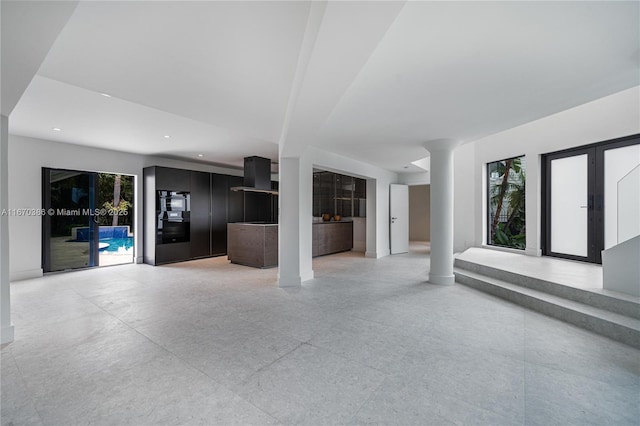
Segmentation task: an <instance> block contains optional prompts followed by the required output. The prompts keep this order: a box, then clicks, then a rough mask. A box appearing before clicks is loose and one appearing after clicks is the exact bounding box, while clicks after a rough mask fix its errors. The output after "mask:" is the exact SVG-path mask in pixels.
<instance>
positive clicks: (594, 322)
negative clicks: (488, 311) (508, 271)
mask: <svg viewBox="0 0 640 426" xmlns="http://www.w3.org/2000/svg"><path fill="white" fill-rule="evenodd" d="M455 276H456V281H457V282H459V283H460V284H464V285H466V286H469V287H472V288H475V289H477V290H480V291H483V292H485V293H489V294H492V295H494V296H498V297H500V298H502V299H505V300H508V301H510V302H513V303H516V304H518V305H521V306H524V307H526V308H529V309H532V310H534V311H537V312H540V313H542V314H545V315H548V316H551V317H553V318H557V319H559V320H562V321H565V322H568V323H570V324H573V325H576V326H578V327H581V328H584V329H586V330H589V331H592V332H594V333H598V334H600V335H603V336H606V337H608V338H610V339H613V340H617V341H619V342H622V343H625V344H627V345H630V346H633V347H636V348H640V320H639V319H637V318H634V317H630V316H627V315H622V314H619V313H616V312H611V311H610V310H607V309H601V308H598V307H594V306H592V305H590V304H585V303H581V302H579V301H575V300H570V299H567V298H564V297H560V296H557V295H554V294H549V293H547V292H544V291H540V290H536V289H533V288H529V287H525V286H521V285H519V284H513V283H510V282H507V281H504V280H501V279H497V278H493V277H488V276H486V275H484V274H480V273H477V272H472V271H468V270H463V269H460V268H455Z"/></svg>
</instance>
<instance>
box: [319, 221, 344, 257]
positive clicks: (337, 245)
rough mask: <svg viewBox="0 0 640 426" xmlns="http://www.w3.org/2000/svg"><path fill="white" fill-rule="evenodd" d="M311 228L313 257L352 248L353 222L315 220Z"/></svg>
mask: <svg viewBox="0 0 640 426" xmlns="http://www.w3.org/2000/svg"><path fill="white" fill-rule="evenodd" d="M312 229H313V234H312V243H311V255H312V256H313V257H316V256H324V255H325V254H331V253H339V252H341V251H348V250H351V249H352V248H353V222H315V223H314V224H313V228H312Z"/></svg>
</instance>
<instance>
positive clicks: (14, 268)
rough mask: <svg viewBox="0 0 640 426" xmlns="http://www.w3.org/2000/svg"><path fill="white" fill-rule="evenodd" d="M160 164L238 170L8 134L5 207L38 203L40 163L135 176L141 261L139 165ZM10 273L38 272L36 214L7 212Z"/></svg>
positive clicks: (137, 253)
mask: <svg viewBox="0 0 640 426" xmlns="http://www.w3.org/2000/svg"><path fill="white" fill-rule="evenodd" d="M156 165H157V166H166V167H176V168H184V169H189V170H199V171H206V172H211V173H224V174H230V175H236V176H242V171H241V170H235V169H225V168H221V167H214V166H208V165H206V164H202V163H189V162H186V161H179V160H171V159H166V158H160V157H152V156H143V155H137V154H127V153H123V152H117V151H109V150H103V149H96V148H89V147H83V146H79V145H71V144H65V143H59V142H52V141H45V140H40V139H32V138H25V137H21V136H15V135H9V208H10V209H17V208H41V207H42V168H43V167H52V168H66V169H73V170H86V171H94V172H112V173H122V174H128V175H133V176H136V194H135V200H134V207H135V231H134V232H135V235H136V237H137V238H136V243H135V258H136V261H137V262H141V261H142V238H141V237H142V226H140V225H141V224H142V186H141V185H142V169H143V168H144V167H147V166H156ZM9 241H10V247H11V260H10V271H11V279H12V280H18V279H25V278H32V277H37V276H40V275H42V260H41V248H42V219H41V218H40V217H33V216H20V217H18V216H14V217H10V218H9Z"/></svg>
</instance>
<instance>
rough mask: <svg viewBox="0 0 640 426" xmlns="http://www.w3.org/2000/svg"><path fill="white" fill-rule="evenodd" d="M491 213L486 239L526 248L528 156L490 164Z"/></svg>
mask: <svg viewBox="0 0 640 426" xmlns="http://www.w3.org/2000/svg"><path fill="white" fill-rule="evenodd" d="M487 171H488V185H489V188H488V190H489V215H488V220H489V223H488V229H489V232H488V236H487V242H488V243H489V244H490V245H497V246H502V247H510V248H516V249H521V250H523V249H524V248H525V247H526V226H525V225H526V210H525V201H526V200H525V184H526V174H525V157H516V158H510V159H507V160H502V161H495V162H493V163H489V164H487Z"/></svg>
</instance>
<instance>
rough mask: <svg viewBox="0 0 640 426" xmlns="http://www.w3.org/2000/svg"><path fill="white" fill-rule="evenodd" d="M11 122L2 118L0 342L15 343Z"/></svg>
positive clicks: (0, 146)
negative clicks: (10, 210)
mask: <svg viewBox="0 0 640 426" xmlns="http://www.w3.org/2000/svg"><path fill="white" fill-rule="evenodd" d="M8 154H9V120H8V118H7V117H6V116H4V115H2V116H0V326H1V329H0V330H1V331H0V342H1V343H9V342H12V341H13V325H12V324H11V302H10V290H9V215H8V214H7V213H6V209H8V208H9V171H8V167H9V160H8Z"/></svg>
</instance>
